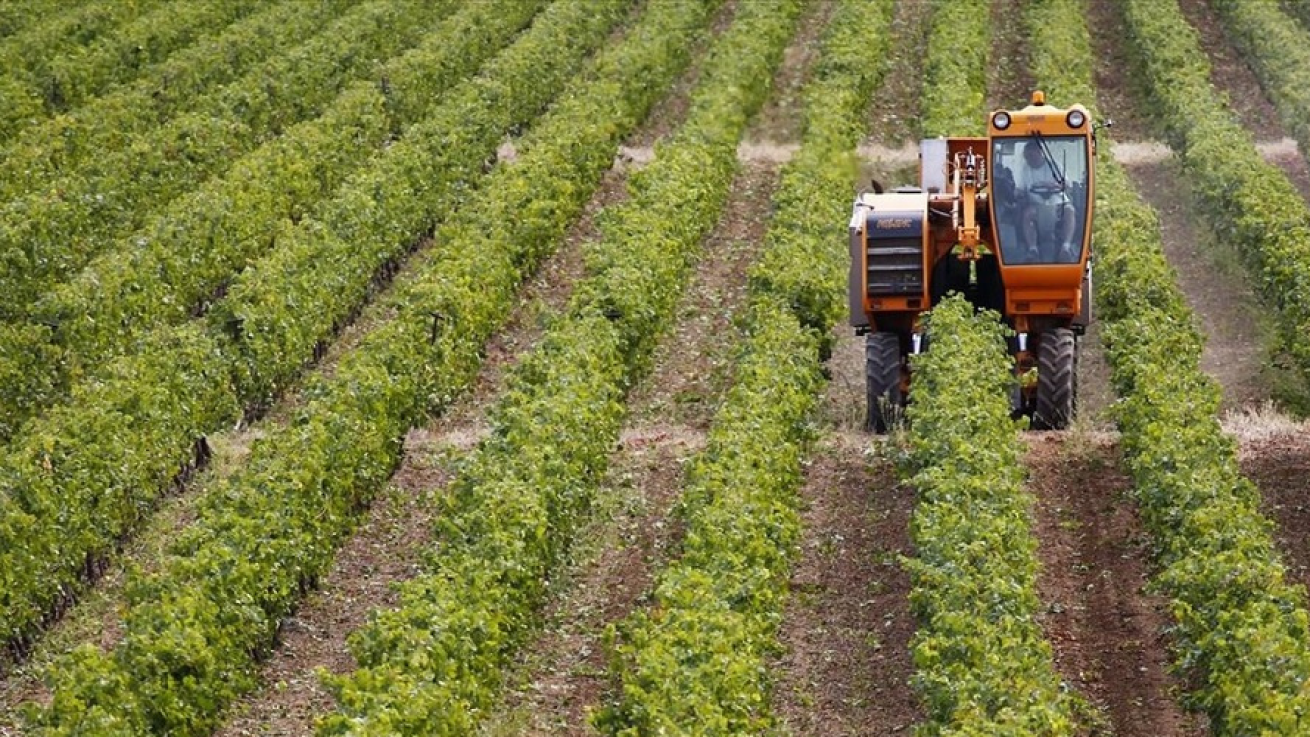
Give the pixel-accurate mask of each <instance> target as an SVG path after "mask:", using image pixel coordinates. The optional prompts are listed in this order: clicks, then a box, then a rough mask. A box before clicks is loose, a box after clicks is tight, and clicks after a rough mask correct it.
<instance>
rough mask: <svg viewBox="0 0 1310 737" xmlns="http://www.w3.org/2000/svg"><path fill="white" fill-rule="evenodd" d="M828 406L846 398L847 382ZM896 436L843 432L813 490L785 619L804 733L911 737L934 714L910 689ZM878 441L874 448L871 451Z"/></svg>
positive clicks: (828, 446)
mask: <svg viewBox="0 0 1310 737" xmlns="http://www.w3.org/2000/svg"><path fill="white" fill-rule="evenodd" d="M833 389H834V390H833V391H830V392H829V393H828V396H827V402H828V403H833V402H840V401H842V400H841V399H840V398H841V397H842V396H843V394H844V392H843V391H842V389H841V387H840V386H839V385H834V387H833ZM887 442H888V441H885V440H873V441H871V439H870V438H869V436H866V435H864V434H863V433H861V432H858V431H857V432H832V433H829V434H828V435H826V436H825V438H824V439H823V441H822V442H821V443H820V444H819V446H818V447H817V448H816V449H815V452H814V455H813V457H812V459H811V464H810V466H809V468H808V469H807V470H806V474H805V487H804V489H803V491H802V496H803V499H804V504H805V507H804V511H803V512H802V529H803V538H802V541H801V552H800V559H799V560H798V562H797V564H796V567H795V569H794V570H793V573H792V578H791V596H790V597H789V599H788V603H787V607H786V610H785V612H784V613H783V620H782V630H781V633H780V640H781V641H782V644H783V647H784V648H785V651H786V654H785V655H783V657H782V658H781V660H780V661H779V663H778V670H779V678H778V685H777V687H776V688H775V690H774V709H775V712H776V713H777V714H778V716H779V719H780V721H781V722H782V724H783V727H784V728H785V729H786V730H787V731H788V732H789V733H790V734H793V735H797V736H801V735H814V736H815V737H819V736H820V735H822V736H823V737H828V736H829V735H833V736H835V735H851V736H852V737H854V736H856V735H873V734H878V735H892V734H909V732H910V728H911V727H912V726H913V725H914V724H915V723H917V722H919V721H920V720H921V719H922V717H923V713H922V709H921V708H920V705H919V702H918V698H917V696H916V695H915V694H914V691H913V690H912V689H911V688H910V686H909V679H910V676H911V675H912V674H913V672H914V665H913V662H912V660H911V656H910V638H911V637H912V636H913V634H914V620H913V617H912V616H911V614H910V606H909V592H910V579H909V575H908V573H907V572H906V571H905V570H904V569H903V568H902V567H901V565H900V556H902V555H910V554H911V547H910V539H909V520H910V514H911V512H912V511H913V508H914V493H913V490H911V489H910V488H909V487H907V486H904V485H902V484H900V483H898V482H897V480H896V474H895V472H894V471H893V468H892V464H891V462H890V461H889V460H888V459H887V458H886V457H884V455H883V454H884V453H886V452H887V450H886V448H887V446H886V443H887ZM871 443H872V445H871Z"/></svg>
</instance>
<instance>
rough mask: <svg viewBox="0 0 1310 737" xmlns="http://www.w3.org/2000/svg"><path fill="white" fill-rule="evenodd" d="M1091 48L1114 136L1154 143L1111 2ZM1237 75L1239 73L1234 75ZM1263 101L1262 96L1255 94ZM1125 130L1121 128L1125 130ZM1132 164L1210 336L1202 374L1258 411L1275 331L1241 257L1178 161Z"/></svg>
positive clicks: (1099, 0) (1230, 400) (1096, 14)
mask: <svg viewBox="0 0 1310 737" xmlns="http://www.w3.org/2000/svg"><path fill="white" fill-rule="evenodd" d="M1089 7H1090V13H1091V15H1090V20H1091V23H1090V26H1091V30H1092V44H1093V47H1094V50H1095V52H1096V56H1097V58H1098V59H1101V60H1103V63H1102V64H1098V68H1097V80H1096V81H1097V85H1098V90H1097V93H1098V96H1100V97H1101V98H1103V99H1104V100H1105V101H1106V102H1105V103H1103V107H1106V106H1107V105H1113V106H1114V108H1115V109H1114V110H1113V114H1114V116H1115V118H1116V122H1115V129H1114V130H1115V135H1116V137H1120V138H1122V137H1124V134H1125V133H1128V134H1131V135H1132V136H1133V137H1134V140H1143V139H1144V137H1146V136H1149V135H1150V133H1151V131H1150V130H1149V125H1150V124H1149V121H1147V120H1146V119H1145V118H1144V117H1143V116H1142V115H1141V114H1140V111H1143V110H1149V109H1150V106H1149V105H1148V104H1146V102H1145V100H1144V97H1143V91H1142V90H1141V89H1139V88H1137V87H1136V86H1134V83H1133V82H1132V81H1131V79H1132V77H1133V75H1132V74H1129V73H1126V70H1131V69H1132V64H1133V62H1132V60H1131V59H1132V57H1131V54H1130V52H1129V50H1128V49H1127V48H1126V43H1127V42H1126V38H1127V36H1126V31H1125V29H1124V20H1123V18H1122V16H1121V15H1120V13H1119V12H1118V11H1117V9H1115V8H1114V5H1113V3H1112V2H1110V0H1091V3H1090V6H1089ZM1229 76H1230V77H1231V76H1233V75H1232V74H1230V75H1229ZM1254 94H1255V95H1256V96H1258V95H1259V94H1260V93H1259V89H1258V88H1256V89H1255V90H1254ZM1121 128H1122V129H1121ZM1142 161H1143V163H1136V164H1132V163H1130V164H1128V165H1127V169H1128V174H1129V177H1130V178H1131V179H1132V181H1133V185H1134V187H1135V188H1136V190H1137V192H1138V193H1139V194H1140V195H1141V196H1142V197H1143V199H1144V200H1145V201H1146V202H1147V204H1149V205H1151V207H1153V208H1154V209H1155V211H1156V213H1157V214H1158V215H1159V217H1160V230H1161V236H1162V240H1163V245H1164V251H1165V256H1166V257H1167V258H1168V260H1169V263H1170V265H1171V266H1173V268H1174V269H1175V270H1176V271H1177V273H1178V285H1179V286H1180V287H1181V288H1182V290H1183V293H1184V295H1185V296H1186V298H1187V301H1188V304H1189V305H1190V306H1191V308H1192V310H1193V311H1194V312H1195V313H1196V315H1197V321H1198V325H1199V327H1200V328H1201V330H1202V331H1203V332H1204V333H1205V334H1206V347H1205V352H1204V353H1203V355H1202V358H1201V368H1202V369H1203V370H1204V371H1205V372H1206V373H1208V374H1210V375H1211V376H1213V377H1214V378H1215V379H1216V380H1217V381H1218V382H1219V383H1220V385H1221V386H1222V387H1223V391H1224V406H1225V408H1227V409H1238V408H1242V407H1248V406H1253V405H1258V404H1261V403H1263V402H1264V401H1266V400H1267V399H1268V397H1269V388H1268V387H1269V385H1270V376H1269V373H1268V372H1267V371H1266V369H1265V366H1266V365H1267V364H1268V361H1267V359H1266V349H1265V348H1264V346H1266V345H1269V344H1270V343H1271V341H1269V340H1266V336H1267V335H1268V333H1267V332H1266V331H1267V330H1269V328H1268V327H1267V325H1268V321H1267V318H1265V317H1264V310H1263V309H1262V308H1261V307H1260V305H1259V302H1258V300H1257V298H1256V296H1255V294H1254V292H1253V291H1252V290H1251V286H1250V281H1249V279H1248V277H1247V276H1246V273H1245V272H1244V271H1243V270H1242V267H1241V265H1240V264H1239V263H1238V262H1237V259H1236V257H1235V255H1233V254H1231V253H1230V252H1229V251H1228V250H1226V249H1225V248H1223V247H1222V244H1219V243H1216V242H1215V240H1214V238H1213V237H1212V236H1211V234H1210V232H1209V231H1208V230H1207V229H1205V227H1204V226H1203V225H1202V224H1201V219H1200V218H1199V217H1198V215H1199V213H1197V212H1196V210H1195V208H1196V200H1195V198H1194V197H1192V196H1191V195H1190V193H1189V191H1188V189H1187V177H1186V176H1185V175H1184V174H1183V173H1182V171H1181V168H1180V167H1179V165H1178V164H1177V162H1176V161H1173V160H1167V161H1155V160H1154V157H1150V158H1143V160H1142Z"/></svg>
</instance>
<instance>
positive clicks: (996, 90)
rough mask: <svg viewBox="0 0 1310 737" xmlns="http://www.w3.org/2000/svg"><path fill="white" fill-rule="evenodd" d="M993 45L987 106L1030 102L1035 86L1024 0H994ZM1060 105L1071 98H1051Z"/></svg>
mask: <svg viewBox="0 0 1310 737" xmlns="http://www.w3.org/2000/svg"><path fill="white" fill-rule="evenodd" d="M991 30H992V49H991V54H990V56H989V59H988V67H989V68H988V70H987V109H988V110H989V111H990V110H996V109H997V108H1016V107H1023V106H1024V105H1027V104H1028V100H1029V98H1030V97H1031V96H1032V91H1033V89H1034V84H1033V79H1032V75H1031V74H1030V73H1029V69H1028V53H1027V46H1025V44H1024V40H1025V38H1024V37H1025V35H1026V34H1024V31H1023V3H1022V2H1020V0H993V2H992V17H991ZM1051 102H1052V103H1054V104H1057V105H1067V104H1068V103H1067V102H1062V101H1060V100H1051Z"/></svg>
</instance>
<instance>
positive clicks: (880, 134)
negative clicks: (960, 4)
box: [868, 0, 932, 152]
mask: <svg viewBox="0 0 1310 737" xmlns="http://www.w3.org/2000/svg"><path fill="white" fill-rule="evenodd" d="M930 5H931V3H929V2H928V0H898V1H897V3H896V8H895V11H894V13H893V15H892V24H891V29H890V30H889V31H888V32H890V33H891V34H892V43H891V49H890V51H889V52H888V56H889V57H890V59H891V63H890V66H889V67H888V69H887V72H886V74H885V75H884V77H883V82H882V84H881V85H880V86H879V87H878V91H877V92H876V93H874V96H873V99H874V102H875V104H874V105H873V107H872V108H871V111H870V118H869V131H870V134H869V138H868V142H869V143H877V144H881V145H883V146H887V147H890V148H898V147H900V146H902V145H903V144H907V143H911V144H914V145H915V147H916V148H915V151H916V152H917V151H918V148H917V146H918V143H919V134H920V131H919V118H920V117H921V116H920V115H919V111H920V110H921V108H922V106H921V105H920V103H919V99H920V97H921V95H922V89H921V88H922V86H923V48H924V47H925V46H926V45H927V43H928V16H929V14H930V13H931V11H932V8H931V7H930ZM869 61H870V63H880V62H882V60H881V59H870V60H869Z"/></svg>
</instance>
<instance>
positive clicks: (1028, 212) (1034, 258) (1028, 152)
mask: <svg viewBox="0 0 1310 737" xmlns="http://www.w3.org/2000/svg"><path fill="white" fill-rule="evenodd" d="M1023 162H1024V163H1023V164H1022V165H1020V166H1018V167H1016V169H1017V171H1015V172H1014V185H1015V193H1016V194H1017V195H1018V200H1019V208H1020V221H1019V222H1020V227H1022V228H1023V239H1024V243H1026V244H1027V246H1028V251H1027V254H1026V259H1025V260H1026V261H1027V262H1029V263H1071V262H1074V261H1077V260H1078V257H1079V255H1080V254H1079V250H1080V248H1079V246H1080V244H1078V243H1075V242H1074V225H1075V223H1074V220H1075V219H1076V218H1077V216H1076V214H1075V213H1074V207H1073V203H1072V202H1071V201H1070V200H1069V195H1068V193H1067V192H1066V191H1065V182H1064V177H1063V175H1061V174H1060V172H1059V170H1058V169H1057V168H1056V165H1055V162H1053V161H1051V160H1050V158H1049V157H1048V156H1046V155H1045V153H1044V152H1043V151H1042V143H1041V141H1037V140H1032V141H1028V142H1027V143H1026V144H1025V145H1024V149H1023ZM1057 231H1058V232H1057ZM1039 234H1040V235H1041V236H1042V237H1041V239H1040V240H1039V238H1038V236H1039ZM1057 239H1058V240H1057Z"/></svg>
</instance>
